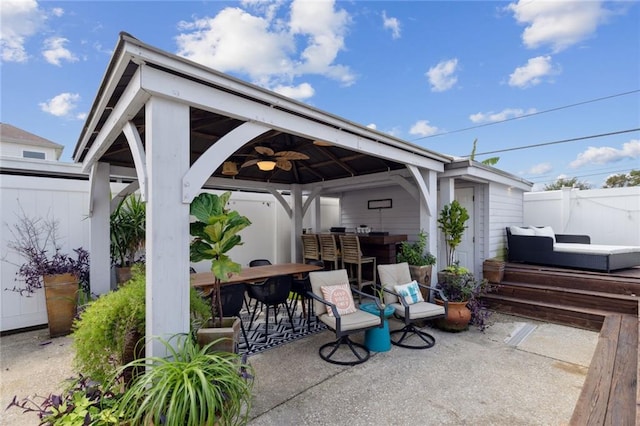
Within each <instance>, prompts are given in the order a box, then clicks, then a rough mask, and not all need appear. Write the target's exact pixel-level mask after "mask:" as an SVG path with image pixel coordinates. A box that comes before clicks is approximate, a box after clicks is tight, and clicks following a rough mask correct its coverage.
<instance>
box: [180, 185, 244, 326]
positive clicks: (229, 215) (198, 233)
mask: <svg viewBox="0 0 640 426" xmlns="http://www.w3.org/2000/svg"><path fill="white" fill-rule="evenodd" d="M230 197H231V192H225V193H223V194H222V195H220V196H218V195H216V194H210V193H202V194H200V195H198V196H197V197H196V198H195V199H194V200H193V201H192V202H191V209H190V211H191V215H192V216H195V218H196V221H195V222H192V223H191V225H190V232H191V235H192V236H193V237H194V239H193V240H192V241H191V247H190V256H191V261H192V262H200V261H202V260H211V272H213V275H214V276H215V284H214V288H213V293H212V298H211V310H212V312H211V316H212V318H215V317H216V316H217V317H218V318H219V321H220V323H222V317H223V312H222V300H221V298H220V283H221V282H224V281H227V280H228V279H229V277H230V276H231V274H232V273H234V272H240V270H241V266H240V264H239V263H236V262H234V261H233V260H231V258H230V257H229V255H228V254H227V253H228V252H229V250H231V249H232V248H234V247H236V246H238V245H241V244H242V238H241V237H240V235H238V233H239V232H240V231H242V230H243V229H244V228H246V227H247V226H249V225H251V221H250V220H249V219H248V218H247V217H245V216H241V215H240V213H238V212H237V211H235V210H229V209H227V208H226V205H227V202H228V201H229V198H230Z"/></svg>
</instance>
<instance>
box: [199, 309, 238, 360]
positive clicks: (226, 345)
mask: <svg viewBox="0 0 640 426" xmlns="http://www.w3.org/2000/svg"><path fill="white" fill-rule="evenodd" d="M196 334H197V336H198V344H199V345H200V346H201V347H202V346H205V345H208V344H209V343H211V342H213V341H216V340H218V339H220V338H222V337H224V338H225V340H222V341H220V342H218V343H216V344H215V345H213V346H212V347H211V349H210V350H211V351H224V352H234V353H238V344H239V342H240V318H238V317H224V318H222V327H219V326H214V325H213V324H212V323H211V321H209V322H208V323H207V324H205V325H204V326H203V327H201V328H199V329H198V331H197V332H196Z"/></svg>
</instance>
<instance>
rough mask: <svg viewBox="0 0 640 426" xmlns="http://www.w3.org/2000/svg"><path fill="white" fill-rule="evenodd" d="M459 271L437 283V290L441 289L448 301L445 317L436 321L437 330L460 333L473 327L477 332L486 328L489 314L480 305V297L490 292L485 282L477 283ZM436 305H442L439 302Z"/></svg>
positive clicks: (461, 269) (470, 275) (469, 275)
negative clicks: (470, 326)
mask: <svg viewBox="0 0 640 426" xmlns="http://www.w3.org/2000/svg"><path fill="white" fill-rule="evenodd" d="M458 268H459V269H458V270H457V271H456V273H455V274H452V275H451V276H450V277H449V279H447V280H445V281H442V282H439V283H438V285H437V288H439V289H441V290H442V292H443V293H444V295H445V296H446V298H447V299H448V300H449V309H448V311H447V316H446V317H445V318H441V319H438V320H436V324H437V325H438V327H439V328H441V329H443V330H447V331H462V330H466V329H467V328H468V327H469V324H471V325H475V326H476V327H478V329H479V330H481V331H484V330H485V329H486V328H487V326H488V325H487V322H486V320H487V319H488V318H489V316H490V314H491V312H490V311H489V310H488V309H487V308H486V307H485V306H484V305H483V304H482V302H481V301H480V297H481V296H482V295H483V294H485V293H488V292H490V291H491V290H492V286H491V285H490V284H489V282H488V281H487V280H482V281H478V280H476V279H475V278H474V276H473V274H472V273H470V272H468V271H465V270H464V268H461V267H458ZM436 303H438V304H440V305H443V302H442V301H441V300H438V299H436Z"/></svg>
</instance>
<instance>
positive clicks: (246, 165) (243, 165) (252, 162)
mask: <svg viewBox="0 0 640 426" xmlns="http://www.w3.org/2000/svg"><path fill="white" fill-rule="evenodd" d="M258 161H260V160H259V159H257V158H254V159H253V160H249V161H245V162H244V163H242V166H240V168H243V167H249V166H253V165H254V164H258Z"/></svg>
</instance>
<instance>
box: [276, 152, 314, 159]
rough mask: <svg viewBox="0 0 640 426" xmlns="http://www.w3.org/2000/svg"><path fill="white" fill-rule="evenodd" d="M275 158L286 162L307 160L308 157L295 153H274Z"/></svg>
mask: <svg viewBox="0 0 640 426" xmlns="http://www.w3.org/2000/svg"><path fill="white" fill-rule="evenodd" d="M275 156H276V157H279V158H284V159H286V160H308V159H309V156H308V155H307V154H303V153H301V152H297V151H280V152H276V153H275Z"/></svg>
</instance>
